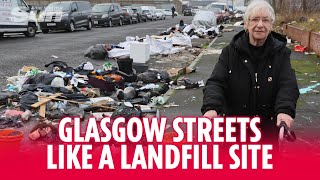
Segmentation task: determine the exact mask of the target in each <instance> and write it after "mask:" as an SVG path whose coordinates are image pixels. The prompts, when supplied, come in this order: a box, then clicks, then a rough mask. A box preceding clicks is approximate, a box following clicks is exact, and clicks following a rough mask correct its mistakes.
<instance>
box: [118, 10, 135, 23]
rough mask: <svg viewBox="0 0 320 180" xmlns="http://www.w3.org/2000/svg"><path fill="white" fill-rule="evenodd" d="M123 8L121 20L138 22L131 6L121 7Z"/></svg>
mask: <svg viewBox="0 0 320 180" xmlns="http://www.w3.org/2000/svg"><path fill="white" fill-rule="evenodd" d="M122 10H123V21H124V22H125V23H127V24H132V23H134V22H135V23H138V17H137V15H136V14H134V12H133V11H132V9H131V8H128V7H127V8H122Z"/></svg>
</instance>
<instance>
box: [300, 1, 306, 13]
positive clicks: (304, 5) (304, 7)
mask: <svg viewBox="0 0 320 180" xmlns="http://www.w3.org/2000/svg"><path fill="white" fill-rule="evenodd" d="M301 3H302V10H303V12H304V13H306V12H307V0H302V2H301Z"/></svg>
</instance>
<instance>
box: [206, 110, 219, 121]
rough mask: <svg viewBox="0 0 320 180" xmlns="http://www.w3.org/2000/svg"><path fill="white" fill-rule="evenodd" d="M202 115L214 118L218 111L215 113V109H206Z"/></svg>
mask: <svg viewBox="0 0 320 180" xmlns="http://www.w3.org/2000/svg"><path fill="white" fill-rule="evenodd" d="M203 116H204V117H207V118H209V119H212V118H214V117H217V116H218V113H217V111H215V110H209V111H207V112H206V113H204V115H203Z"/></svg>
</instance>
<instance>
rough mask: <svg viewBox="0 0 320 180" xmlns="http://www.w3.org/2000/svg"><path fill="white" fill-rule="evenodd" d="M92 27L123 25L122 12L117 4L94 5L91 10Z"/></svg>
mask: <svg viewBox="0 0 320 180" xmlns="http://www.w3.org/2000/svg"><path fill="white" fill-rule="evenodd" d="M92 12H93V14H92V19H93V25H94V26H109V27H112V26H113V25H119V26H122V25H123V20H124V19H123V16H124V12H123V10H122V8H121V6H120V5H119V4H118V3H104V4H96V5H94V6H93V8H92Z"/></svg>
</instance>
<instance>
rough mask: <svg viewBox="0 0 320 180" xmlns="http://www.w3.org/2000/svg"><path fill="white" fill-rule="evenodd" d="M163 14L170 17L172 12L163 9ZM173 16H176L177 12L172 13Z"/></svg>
mask: <svg viewBox="0 0 320 180" xmlns="http://www.w3.org/2000/svg"><path fill="white" fill-rule="evenodd" d="M164 13H165V14H166V16H172V11H171V9H164ZM174 16H178V13H177V11H176V12H174Z"/></svg>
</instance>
